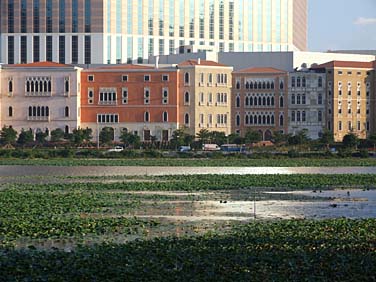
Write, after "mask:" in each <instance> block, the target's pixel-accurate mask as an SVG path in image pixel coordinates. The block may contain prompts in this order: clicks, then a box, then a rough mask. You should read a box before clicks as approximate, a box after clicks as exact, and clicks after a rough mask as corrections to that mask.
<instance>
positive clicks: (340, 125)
mask: <svg viewBox="0 0 376 282" xmlns="http://www.w3.org/2000/svg"><path fill="white" fill-rule="evenodd" d="M338 130H340V131H341V130H342V121H339V122H338Z"/></svg>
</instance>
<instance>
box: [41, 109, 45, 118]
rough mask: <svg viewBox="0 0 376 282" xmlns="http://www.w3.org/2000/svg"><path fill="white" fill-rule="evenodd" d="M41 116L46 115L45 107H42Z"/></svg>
mask: <svg viewBox="0 0 376 282" xmlns="http://www.w3.org/2000/svg"><path fill="white" fill-rule="evenodd" d="M41 116H42V117H44V107H42V108H41Z"/></svg>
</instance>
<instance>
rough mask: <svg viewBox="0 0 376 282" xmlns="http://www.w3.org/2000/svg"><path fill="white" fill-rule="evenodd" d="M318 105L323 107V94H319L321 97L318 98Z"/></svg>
mask: <svg viewBox="0 0 376 282" xmlns="http://www.w3.org/2000/svg"><path fill="white" fill-rule="evenodd" d="M317 104H319V105H322V94H321V93H319V95H318V97H317Z"/></svg>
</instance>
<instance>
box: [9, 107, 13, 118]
mask: <svg viewBox="0 0 376 282" xmlns="http://www.w3.org/2000/svg"><path fill="white" fill-rule="evenodd" d="M8 116H10V117H12V116H13V108H12V107H9V108H8Z"/></svg>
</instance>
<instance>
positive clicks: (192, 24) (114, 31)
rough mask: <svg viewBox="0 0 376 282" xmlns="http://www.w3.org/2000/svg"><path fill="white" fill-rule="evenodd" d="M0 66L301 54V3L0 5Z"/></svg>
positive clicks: (67, 1) (192, 0) (152, 0)
mask: <svg viewBox="0 0 376 282" xmlns="http://www.w3.org/2000/svg"><path fill="white" fill-rule="evenodd" d="M0 3H1V4H0V5H1V6H0V10H1V13H0V22H1V25H0V32H1V39H0V40H1V41H0V44H1V55H0V56H1V57H0V61H1V62H3V63H26V62H35V61H45V60H47V61H55V62H60V63H69V64H70V63H73V64H77V63H78V64H93V63H98V64H103V63H111V64H115V63H126V62H146V61H147V58H148V57H149V56H150V55H158V54H160V55H167V54H173V53H175V52H176V50H177V48H178V47H179V46H183V45H193V46H195V47H196V49H204V50H208V49H213V50H215V51H219V52H222V51H225V52H233V51H234V52H243V51H244V52H247V51H251V52H252V51H287V50H305V49H306V45H307V44H306V42H307V0H1V1H0Z"/></svg>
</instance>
